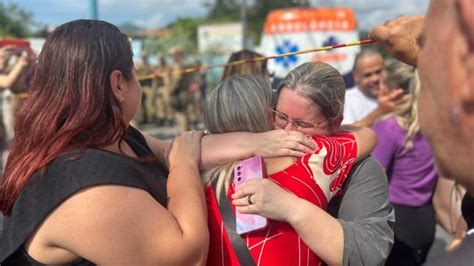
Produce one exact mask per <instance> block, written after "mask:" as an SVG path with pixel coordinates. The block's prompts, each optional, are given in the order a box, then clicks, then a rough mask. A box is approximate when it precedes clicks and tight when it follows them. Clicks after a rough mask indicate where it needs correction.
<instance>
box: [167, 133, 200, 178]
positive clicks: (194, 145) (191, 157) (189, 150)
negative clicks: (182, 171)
mask: <svg viewBox="0 0 474 266" xmlns="http://www.w3.org/2000/svg"><path fill="white" fill-rule="evenodd" d="M202 135H203V132H202V131H189V132H185V133H183V134H181V135H180V136H178V137H176V139H175V140H174V141H173V144H172V146H171V151H170V154H169V164H170V170H171V169H173V168H175V167H177V166H179V165H188V166H192V167H196V168H197V167H198V166H199V161H200V160H201V137H202Z"/></svg>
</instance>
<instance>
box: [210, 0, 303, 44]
mask: <svg viewBox="0 0 474 266" xmlns="http://www.w3.org/2000/svg"><path fill="white" fill-rule="evenodd" d="M241 1H242V0H216V1H215V3H214V5H212V6H211V7H210V9H209V13H208V15H207V18H208V21H209V22H210V23H212V22H223V21H228V22H238V21H241V17H240V9H241V3H242V2H241ZM301 5H302V3H300V2H294V1H288V0H255V1H254V4H253V5H251V6H248V7H247V9H246V14H247V18H246V19H247V27H248V34H249V37H250V38H252V39H253V40H254V43H258V42H259V40H260V36H261V34H262V30H263V24H264V23H265V19H266V17H267V14H268V13H269V12H270V11H271V10H273V9H278V8H289V7H297V6H301ZM305 6H306V4H305Z"/></svg>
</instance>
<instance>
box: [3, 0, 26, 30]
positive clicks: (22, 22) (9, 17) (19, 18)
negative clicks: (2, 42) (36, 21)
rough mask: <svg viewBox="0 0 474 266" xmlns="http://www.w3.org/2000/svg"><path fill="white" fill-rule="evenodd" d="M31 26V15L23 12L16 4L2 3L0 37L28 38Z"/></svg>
mask: <svg viewBox="0 0 474 266" xmlns="http://www.w3.org/2000/svg"><path fill="white" fill-rule="evenodd" d="M31 24H32V15H31V13H29V12H26V11H25V10H22V9H21V8H20V7H18V5H16V4H4V3H3V2H1V3H0V34H1V36H0V37H3V38H5V37H15V38H25V37H28V36H29V34H30V31H29V26H30V25H31Z"/></svg>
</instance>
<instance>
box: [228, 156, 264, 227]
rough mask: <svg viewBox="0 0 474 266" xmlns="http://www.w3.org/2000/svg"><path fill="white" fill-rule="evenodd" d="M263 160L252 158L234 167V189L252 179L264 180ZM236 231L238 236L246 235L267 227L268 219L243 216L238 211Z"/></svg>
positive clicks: (236, 214)
mask: <svg viewBox="0 0 474 266" xmlns="http://www.w3.org/2000/svg"><path fill="white" fill-rule="evenodd" d="M263 175H264V174H263V158H262V157H260V156H255V157H252V158H250V159H248V160H245V161H241V162H240V163H238V164H237V165H236V166H235V167H234V182H233V184H234V188H235V189H237V188H238V187H239V186H240V185H242V184H243V183H245V182H246V181H248V180H250V179H255V178H263ZM235 218H236V231H237V234H239V235H241V234H245V233H249V232H252V231H255V230H259V229H262V228H265V227H266V226H267V218H265V217H263V216H261V215H257V214H243V213H240V212H238V211H237V210H236V212H235Z"/></svg>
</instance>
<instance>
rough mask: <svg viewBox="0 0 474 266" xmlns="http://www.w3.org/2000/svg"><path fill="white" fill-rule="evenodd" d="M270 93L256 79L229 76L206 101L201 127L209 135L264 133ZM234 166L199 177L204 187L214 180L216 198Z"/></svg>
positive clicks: (264, 83) (268, 119) (269, 125)
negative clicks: (238, 132) (204, 128)
mask: <svg viewBox="0 0 474 266" xmlns="http://www.w3.org/2000/svg"><path fill="white" fill-rule="evenodd" d="M271 104H272V91H271V86H270V82H269V81H267V80H265V79H263V78H262V77H259V76H230V77H229V78H227V79H225V80H224V81H222V82H221V83H219V85H218V86H217V87H216V88H215V89H214V90H212V91H211V92H210V93H209V94H208V96H207V98H206V106H205V111H204V124H205V126H206V128H207V130H208V131H209V133H212V134H216V133H225V132H236V131H248V132H255V133H257V132H266V131H269V130H272V129H273V125H272V122H271V116H270V111H271ZM235 163H236V162H232V163H228V164H225V165H221V166H218V167H215V168H213V169H210V170H208V171H206V172H205V173H204V175H203V176H202V178H203V182H204V184H205V185H209V184H211V183H212V182H213V181H214V180H215V179H216V178H217V180H216V181H217V183H216V196H217V199H219V196H220V193H222V191H223V188H224V187H225V186H226V185H227V184H229V182H231V180H232V178H233V169H234V165H235Z"/></svg>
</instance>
